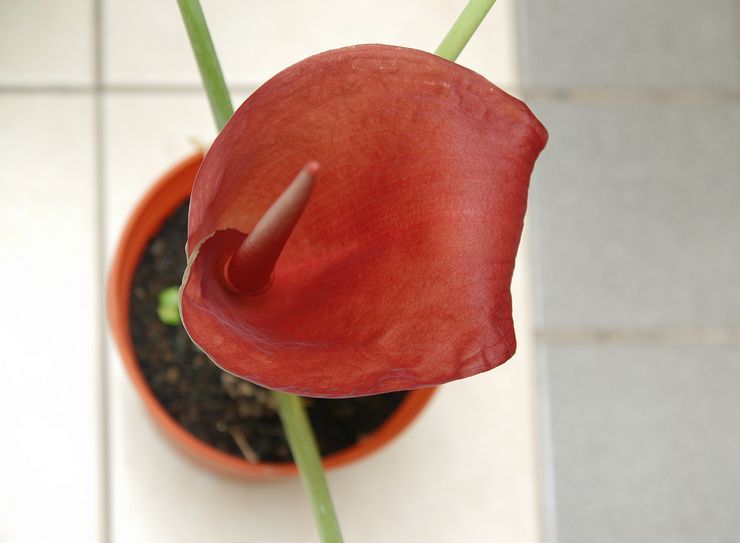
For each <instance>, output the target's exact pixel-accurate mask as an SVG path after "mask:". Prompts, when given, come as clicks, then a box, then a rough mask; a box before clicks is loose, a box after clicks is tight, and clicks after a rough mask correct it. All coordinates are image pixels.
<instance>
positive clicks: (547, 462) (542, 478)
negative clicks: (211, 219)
mask: <svg viewBox="0 0 740 543" xmlns="http://www.w3.org/2000/svg"><path fill="white" fill-rule="evenodd" d="M513 23H514V32H515V40H514V51H515V53H514V54H515V56H516V59H515V66H516V70H517V74H516V77H515V79H516V87H517V91H518V92H519V93H521V96H527V94H526V93H527V90H528V89H527V87H526V85H524V84H523V82H522V73H523V71H524V69H525V66H524V62H525V61H526V55H525V54H523V53H522V52H523V51H524V49H525V47H526V46H527V44H526V39H525V36H526V35H527V32H526V25H527V17H526V6H525V5H524V2H522V3H517V5H516V6H515V8H514V21H513ZM530 213H531V211H530ZM528 226H529V228H527V226H526V225H525V235H526V236H527V238H528V244H527V257H528V262H529V273H528V274H527V275H528V277H527V288H528V297H529V307H530V314H531V319H532V320H531V322H530V329H529V338H530V339H531V341H532V362H533V364H532V374H533V375H532V382H533V386H534V388H535V390H534V391H533V393H532V402H533V415H532V417H533V418H534V419H535V420H534V421H533V426H534V428H533V430H534V432H535V438H534V447H535V457H534V458H535V460H536V463H537V466H536V468H535V469H536V470H537V472H536V477H537V479H536V484H537V488H536V499H537V507H538V517H539V518H538V519H537V522H538V524H539V526H538V532H539V533H538V536H539V541H540V542H542V543H545V542H547V543H557V539H558V529H557V520H558V519H557V505H556V494H555V462H554V458H553V453H554V447H553V442H552V421H551V412H550V388H549V382H548V376H547V369H546V367H545V366H544V353H543V347H544V344H543V342H542V340H541V338H540V334H539V332H540V331H539V329H538V326H537V324H536V323H537V320H538V308H537V303H538V299H539V296H538V293H539V290H540V289H539V288H538V286H539V285H538V277H537V275H538V273H537V266H536V248H537V245H538V236H537V228H536V226H537V224H536V219H535V221H534V224H529V225H528Z"/></svg>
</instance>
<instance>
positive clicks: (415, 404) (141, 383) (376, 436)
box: [108, 154, 434, 477]
mask: <svg viewBox="0 0 740 543" xmlns="http://www.w3.org/2000/svg"><path fill="white" fill-rule="evenodd" d="M202 160H203V156H202V155H201V154H196V155H193V156H191V157H189V158H188V159H186V160H184V161H183V162H181V163H180V164H178V165H176V166H175V167H174V168H172V170H170V171H169V172H168V173H167V174H165V175H164V176H163V177H162V178H161V179H160V180H159V181H158V182H157V183H156V184H155V185H154V186H153V187H152V188H151V189H150V190H149V192H147V193H146V195H145V196H144V197H143V199H142V200H141V201H140V202H139V204H138V205H137V206H136V209H135V210H134V212H133V214H132V215H131V217H130V219H129V221H128V224H127V225H126V228H125V229H124V231H123V235H122V236H121V239H120V241H119V245H118V249H117V251H116V255H115V258H114V260H113V264H112V267H111V270H110V275H109V278H108V320H109V324H110V327H111V330H112V332H113V336H114V338H115V340H116V343H117V344H118V349H119V351H120V353H121V356H122V358H123V363H124V365H125V366H126V369H127V371H128V374H129V376H130V377H131V379H132V381H133V383H134V386H135V387H136V390H137V391H138V393H139V395H140V396H141V397H142V398H143V400H144V403H145V404H146V407H147V408H148V410H149V412H150V413H151V414H152V416H153V417H154V420H155V421H156V422H157V424H158V425H159V427H160V428H162V429H163V430H164V432H165V434H166V435H167V436H168V437H169V438H170V439H171V440H172V441H173V442H174V443H175V444H176V445H177V446H178V447H179V448H180V449H182V450H184V451H185V452H186V453H187V454H188V455H189V456H191V457H192V458H194V459H195V460H197V461H198V462H199V463H201V464H203V465H206V466H208V467H210V468H212V469H214V470H216V471H218V472H220V473H222V474H226V475H231V476H240V477H274V476H290V475H296V474H297V470H296V467H295V464H278V463H259V464H252V463H249V462H247V461H246V460H243V459H240V458H237V457H235V456H232V455H230V454H227V453H224V452H222V451H220V450H218V449H216V448H215V447H212V446H211V445H209V444H207V443H205V442H203V441H201V440H199V439H197V438H196V437H195V436H193V435H192V434H190V433H189V432H188V431H187V430H185V429H184V428H183V427H182V426H180V425H179V424H178V423H177V422H176V421H175V420H174V419H173V418H172V417H171V416H170V415H169V414H168V413H167V411H165V409H164V408H163V407H162V405H161V404H160V403H159V401H158V400H157V398H156V397H155V396H154V394H153V393H152V391H151V389H150V388H149V385H148V384H147V382H146V380H145V379H144V375H143V374H142V372H141V368H140V367H139V363H138V360H137V359H136V355H135V354H134V346H133V343H132V339H131V331H130V329H129V300H130V295H131V281H132V279H133V275H134V271H135V269H136V266H137V264H138V262H139V258H140V256H141V254H142V252H143V251H144V249H145V248H146V245H147V243H148V241H149V240H150V239H151V237H152V236H153V235H154V234H155V233H156V232H157V230H158V229H159V228H160V227H161V225H162V223H163V222H164V220H165V219H166V218H167V217H169V216H170V215H171V214H172V213H173V212H174V211H175V209H177V207H178V206H179V205H180V204H181V203H182V202H183V201H184V200H185V199H186V198H187V197H188V196H189V195H190V191H191V189H192V186H193V181H194V179H195V175H196V174H197V172H198V168H199V167H200V163H201V162H202ZM433 393H434V389H433V388H432V389H422V390H415V391H412V392H410V393H409V394H407V396H406V398H405V399H404V400H403V402H402V403H401V405H400V406H399V407H398V409H396V411H395V412H394V413H393V414H392V415H391V417H390V418H389V419H388V420H387V421H386V422H385V423H384V424H383V425H382V426H381V427H380V428H378V430H377V431H376V432H374V433H373V434H371V435H370V436H368V437H367V438H366V439H363V440H362V441H361V442H360V443H357V444H355V445H353V446H351V447H348V448H347V449H344V450H343V451H340V452H338V453H335V454H332V455H329V456H327V457H326V458H324V466H325V467H326V468H327V469H331V468H334V467H338V466H342V465H345V464H348V463H350V462H353V461H355V460H358V459H360V458H362V457H365V456H367V455H368V454H370V453H372V452H373V451H375V450H377V449H379V448H380V447H382V446H383V445H385V444H386V443H388V442H389V441H390V440H391V439H393V438H395V437H396V436H397V435H398V434H399V433H401V431H403V430H404V429H405V428H406V427H407V426H408V425H409V424H410V423H411V422H412V421H413V420H414V418H416V416H417V415H418V414H419V412H420V411H421V410H422V409H423V408H424V406H425V405H426V403H427V402H428V401H429V398H430V397H431V395H432V394H433Z"/></svg>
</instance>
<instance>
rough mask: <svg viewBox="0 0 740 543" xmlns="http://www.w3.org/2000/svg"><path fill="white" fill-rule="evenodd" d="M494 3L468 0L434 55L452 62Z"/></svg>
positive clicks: (493, 1) (487, 0)
mask: <svg viewBox="0 0 740 543" xmlns="http://www.w3.org/2000/svg"><path fill="white" fill-rule="evenodd" d="M495 3H496V0H470V1H469V2H468V5H467V6H465V9H463V10H462V13H460V16H459V17H458V18H457V21H455V24H453V25H452V28H450V31H449V32H447V35H446V36H445V38H444V39H443V40H442V43H440V44H439V47H437V50H436V51H435V52H434V54H435V55H439V56H440V57H442V58H446V59H447V60H451V61H453V62H454V61H455V60H456V59H457V57H458V55H459V54H460V53H461V52H462V50H463V49H464V48H465V46H466V45H467V44H468V41H469V40H470V38H471V37H472V36H473V34H474V33H475V31H476V30H477V29H478V26H479V25H480V24H481V22H482V21H483V19H484V18H485V17H486V14H487V13H488V12H489V11H490V10H491V8H492V7H493V4H495Z"/></svg>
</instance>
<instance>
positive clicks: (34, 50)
mask: <svg viewBox="0 0 740 543" xmlns="http://www.w3.org/2000/svg"><path fill="white" fill-rule="evenodd" d="M203 4H204V10H205V12H206V14H207V16H208V18H209V20H210V21H211V23H212V27H213V32H214V35H215V40H216V45H217V47H218V49H219V51H221V53H222V56H223V60H224V65H225V70H226V74H227V77H228V79H229V80H230V81H231V82H232V83H234V84H235V88H236V89H237V90H236V91H235V92H234V95H235V97H236V98H238V99H243V98H244V97H245V95H246V94H247V93H248V91H249V90H250V89H251V88H253V87H254V86H256V85H257V84H259V82H260V81H262V80H264V79H265V78H266V77H267V76H269V75H270V74H272V73H273V72H276V71H278V70H279V69H280V68H282V67H284V66H285V65H286V64H288V63H290V62H292V61H294V60H297V59H299V58H301V57H303V56H305V55H307V54H309V53H312V52H317V51H320V50H322V49H326V48H329V47H333V46H335V45H340V44H345V43H351V42H362V41H379V42H393V43H401V44H406V45H411V46H415V47H418V48H424V49H431V48H433V47H434V46H436V44H437V42H438V41H439V40H440V39H441V37H442V36H443V35H444V33H445V32H446V30H447V28H448V26H449V25H450V24H451V22H452V21H453V20H454V18H455V16H456V14H457V12H458V11H459V9H460V8H461V7H462V2H458V1H453V0H435V1H434V2H426V1H424V2H422V1H421V0H418V1H413V2H404V3H398V2H390V1H382V2H373V3H357V4H356V5H353V6H351V5H350V3H345V2H339V1H333V2H328V3H326V2H324V3H321V2H312V1H308V2H295V3H292V4H288V5H289V8H288V7H285V6H286V4H284V3H278V2H275V3H272V4H269V3H268V4H266V3H264V2H261V3H258V2H237V1H236V0H221V1H204V2H203ZM143 14H146V16H144V15H143ZM0 21H1V22H0V27H1V28H2V30H3V31H2V32H0V127H2V128H0V143H2V149H3V150H4V152H3V160H2V161H0V186H1V187H2V199H0V236H2V237H1V240H2V251H3V265H2V267H0V281H1V283H2V284H4V285H6V286H10V287H11V288H8V289H6V295H5V297H4V302H3V303H2V310H0V319H2V321H0V341H2V343H3V345H4V356H3V357H2V368H1V375H2V379H0V398H1V399H0V402H1V405H2V407H3V409H2V410H0V424H1V425H2V427H3V428H4V429H5V434H4V437H5V439H3V443H4V448H3V452H2V453H1V455H0V457H1V458H2V461H1V462H0V481H2V482H1V483H0V542H2V543H26V542H33V543H36V542H45V541H52V540H53V541H60V542H65V541H70V542H75V543H77V542H97V541H114V542H132V543H133V542H135V543H148V542H157V543H167V542H180V541H192V542H199V543H200V542H208V543H222V542H223V543H226V542H232V541H259V542H266V543H269V542H275V543H278V542H280V543H285V542H304V541H305V542H308V541H314V540H315V531H314V528H313V523H312V518H311V516H310V514H309V510H308V506H307V502H306V500H305V496H304V494H303V491H302V490H301V488H300V485H299V483H298V482H297V481H280V482H275V483H259V484H257V483H244V482H236V481H229V480H224V479H221V478H219V477H216V476H214V475H212V474H211V473H209V472H206V471H203V470H202V469H200V468H198V467H196V466H194V465H192V464H191V463H190V462H189V461H187V460H186V459H184V458H183V457H182V456H181V455H180V454H179V453H178V452H176V451H175V450H173V448H172V447H171V446H170V445H169V443H167V442H166V441H165V440H164V438H163V437H162V436H161V435H160V434H159V433H158V432H157V431H156V429H155V428H154V426H153V424H152V423H151V421H150V419H149V417H148V416H147V415H146V414H145V413H144V410H143V406H142V405H141V402H140V401H139V399H138V398H137V397H136V395H135V393H134V392H133V389H132V387H131V385H130V383H129V381H128V379H127V377H126V375H124V373H123V371H122V368H121V364H120V361H119V359H118V355H117V354H116V353H115V351H114V349H113V348H112V346H111V345H110V344H109V343H108V342H107V341H106V340H105V338H106V337H107V333H106V332H105V330H104V328H103V318H102V300H101V288H102V283H103V274H102V272H103V270H104V269H106V268H107V262H108V261H109V259H110V256H111V254H112V252H113V249H114V246H115V242H116V239H117V237H118V235H119V233H120V231H121V228H122V225H123V223H124V221H125V219H126V216H127V214H128V213H129V211H130V209H131V207H132V206H133V205H134V203H135V202H136V200H137V199H138V198H139V197H140V195H141V194H142V193H143V191H144V190H145V189H146V188H147V187H148V186H149V184H150V183H151V182H152V181H153V180H154V179H156V177H157V176H158V175H159V174H160V173H161V172H163V171H164V170H166V169H167V168H168V167H169V166H171V165H172V164H173V163H174V162H176V161H177V160H179V159H181V158H183V157H184V156H185V155H187V154H188V153H189V152H191V151H192V150H193V149H194V148H195V147H197V146H198V145H207V144H208V142H209V141H210V140H211V139H212V137H213V136H214V130H213V127H212V122H211V119H210V113H209V110H208V106H207V103H206V101H205V98H204V96H203V94H202V93H201V92H200V90H199V87H198V79H197V72H196V70H195V66H194V63H193V61H192V59H191V57H190V50H189V46H188V44H187V42H186V40H185V34H184V31H183V30H182V23H181V21H180V18H179V14H178V13H177V10H176V7H175V3H174V2H167V3H164V2H143V1H137V2H123V1H113V0H110V1H104V2H97V3H95V2H92V1H81V0H69V1H67V2H64V7H63V8H62V7H61V5H60V4H59V3H58V2H53V1H52V0H30V1H28V2H12V3H11V2H3V3H0ZM512 23H513V12H512V9H511V7H510V6H509V7H507V5H506V4H502V6H501V7H500V8H499V7H496V8H494V12H493V13H492V16H491V17H490V18H489V20H487V21H486V22H485V23H484V25H483V26H482V27H481V30H480V32H479V35H478V36H477V37H476V38H475V40H474V41H473V42H472V43H471V45H470V47H469V48H468V50H466V52H465V53H464V54H463V55H462V56H461V58H460V62H461V63H463V64H465V65H467V66H470V67H472V68H475V69H477V70H479V71H481V72H482V73H484V74H485V75H487V76H488V77H489V78H491V79H492V80H493V81H495V82H497V83H499V84H502V85H504V86H508V87H512V86H513V85H514V83H515V82H516V77H517V76H516V70H515V66H516V62H515V57H514V52H513V41H514V40H513V36H512V28H513V24H512ZM271 25H272V26H271ZM525 267H526V261H525V260H522V261H521V265H520V267H519V270H520V275H519V276H518V277H517V281H518V282H517V286H516V301H517V308H516V310H517V320H518V329H519V332H520V338H521V341H520V342H521V344H522V345H521V349H520V353H519V354H518V355H517V359H516V360H514V361H512V362H511V363H509V364H506V365H505V366H504V367H502V368H499V369H497V370H496V371H494V372H491V373H490V374H488V375H485V376H481V377H478V378H474V379H470V380H466V381H464V382H460V383H455V384H452V385H450V386H448V387H445V389H444V390H443V391H442V392H440V393H439V395H438V396H437V397H436V398H435V400H434V401H433V403H432V404H431V406H430V407H429V409H428V410H427V411H426V412H425V413H424V415H423V417H422V418H421V419H420V420H419V422H418V424H416V425H415V426H414V427H413V428H412V429H411V430H410V431H409V432H407V433H406V434H404V435H403V436H402V437H401V438H400V439H399V440H398V441H397V442H395V443H393V444H392V445H391V446H389V447H388V448H387V449H385V450H383V451H382V452H381V453H379V454H377V455H376V456H375V457H373V458H372V459H369V460H367V461H365V462H362V463H360V464H357V465H355V466H352V467H348V468H345V469H342V470H340V471H337V472H333V473H331V474H330V476H329V479H330V484H331V486H332V488H333V491H334V495H335V500H336V502H337V508H338V511H339V516H340V519H341V521H342V524H343V527H344V530H345V533H346V536H347V540H348V541H356V542H362V541H367V542H370V541H372V542H381V541H382V542H397V543H407V542H412V541H424V542H431V543H433V542H440V543H441V542H448V541H455V540H460V541H470V542H485V543H488V542H504V541H506V542H510V541H518V542H526V543H528V542H534V541H537V540H538V539H539V520H538V519H539V513H538V497H537V473H536V466H537V460H536V451H537V447H536V444H535V435H536V433H535V428H534V419H535V415H534V414H535V409H534V387H533V376H532V366H531V360H532V356H531V353H532V351H531V341H527V340H526V339H525V338H526V337H527V336H528V333H529V331H530V324H529V322H530V320H529V319H528V316H529V311H528V307H529V305H528V302H527V297H526V293H527V288H528V285H527V283H526V281H524V280H523V276H522V275H521V270H522V269H524V268H525ZM39 333H43V334H44V336H43V337H42V338H39Z"/></svg>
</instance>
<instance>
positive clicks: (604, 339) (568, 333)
mask: <svg viewBox="0 0 740 543" xmlns="http://www.w3.org/2000/svg"><path fill="white" fill-rule="evenodd" d="M535 336H536V338H537V341H540V342H542V343H549V344H580V343H585V344H592V345H593V344H610V345H615V344H628V343H647V344H655V345H661V344H671V345H677V344H680V345H690V344H693V345H717V346H722V345H740V329H737V328H678V327H676V328H670V327H666V328H638V329H619V328H603V329H601V328H573V329H570V328H547V329H539V330H537V331H536V334H535Z"/></svg>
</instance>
